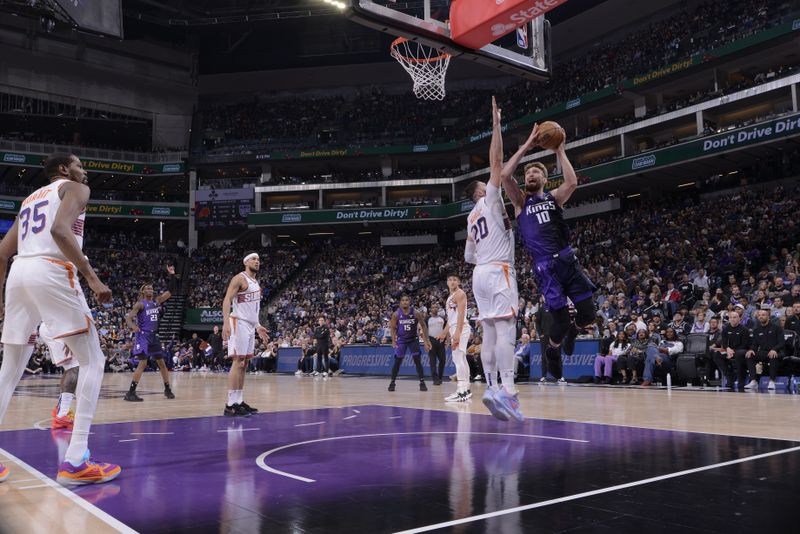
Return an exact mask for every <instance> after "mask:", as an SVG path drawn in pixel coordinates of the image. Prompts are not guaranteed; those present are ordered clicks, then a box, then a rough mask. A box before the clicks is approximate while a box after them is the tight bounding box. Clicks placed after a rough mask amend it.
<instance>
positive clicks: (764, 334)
mask: <svg viewBox="0 0 800 534" xmlns="http://www.w3.org/2000/svg"><path fill="white" fill-rule="evenodd" d="M757 317H758V323H757V324H756V325H755V327H753V333H752V335H751V337H750V345H749V350H748V351H747V353H746V355H745V356H746V357H747V368H748V370H749V372H750V382H749V383H748V384H747V385H746V386H745V389H758V381H757V380H756V374H757V373H756V364H757V363H758V362H762V363H764V364H768V366H769V384H768V385H767V389H775V380H776V379H777V378H778V368H779V367H780V364H781V357H782V356H783V350H784V345H785V341H784V338H783V329H782V328H781V327H780V326H779V325H777V324H775V323H772V322H771V321H770V316H769V310H768V309H761V310H758V314H757Z"/></svg>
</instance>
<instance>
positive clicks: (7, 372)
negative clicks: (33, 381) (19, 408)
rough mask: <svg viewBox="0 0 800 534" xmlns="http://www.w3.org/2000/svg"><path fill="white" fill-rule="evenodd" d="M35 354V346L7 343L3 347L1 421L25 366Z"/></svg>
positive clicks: (0, 399) (0, 382)
mask: <svg viewBox="0 0 800 534" xmlns="http://www.w3.org/2000/svg"><path fill="white" fill-rule="evenodd" d="M31 354H33V347H32V346H30V345H12V344H11V343H6V344H5V346H4V347H3V365H2V367H0V423H2V422H3V417H4V416H5V415H6V410H8V404H9V402H11V396H12V395H13V394H14V390H15V389H16V388H17V384H18V383H19V380H20V378H22V373H24V372H25V366H26V365H28V360H30V359H31Z"/></svg>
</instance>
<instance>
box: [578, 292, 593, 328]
mask: <svg viewBox="0 0 800 534" xmlns="http://www.w3.org/2000/svg"><path fill="white" fill-rule="evenodd" d="M575 311H576V312H577V314H576V315H575V324H577V325H578V326H580V327H584V326H587V325H589V324H591V323H592V322H593V321H594V317H595V309H594V302H593V301H592V299H591V298H588V299H584V300H582V301H580V302H578V303H577V304H575Z"/></svg>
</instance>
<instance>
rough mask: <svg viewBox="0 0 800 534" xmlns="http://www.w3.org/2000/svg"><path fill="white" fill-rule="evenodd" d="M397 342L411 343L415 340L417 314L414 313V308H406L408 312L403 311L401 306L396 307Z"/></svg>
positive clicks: (416, 338)
mask: <svg viewBox="0 0 800 534" xmlns="http://www.w3.org/2000/svg"><path fill="white" fill-rule="evenodd" d="M395 313H396V314H397V342H398V343H403V344H405V343H412V342H414V341H417V340H418V339H419V338H418V337H417V316H416V315H415V314H414V308H413V307H411V308H409V309H408V313H403V309H402V308H397V311H396V312H395Z"/></svg>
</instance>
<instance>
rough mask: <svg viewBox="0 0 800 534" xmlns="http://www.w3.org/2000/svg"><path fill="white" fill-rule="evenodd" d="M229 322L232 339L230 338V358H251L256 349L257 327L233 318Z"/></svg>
mask: <svg viewBox="0 0 800 534" xmlns="http://www.w3.org/2000/svg"><path fill="white" fill-rule="evenodd" d="M229 321H230V325H231V337H230V338H228V356H230V357H234V356H237V357H240V358H241V357H246V358H251V357H252V356H253V353H254V352H255V348H256V325H254V324H253V323H251V322H249V321H243V320H241V319H239V318H238V317H233V316H231V317H230V318H229Z"/></svg>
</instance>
